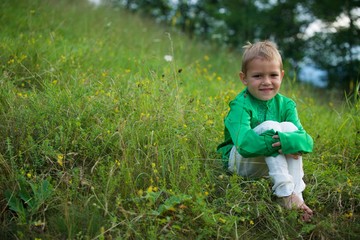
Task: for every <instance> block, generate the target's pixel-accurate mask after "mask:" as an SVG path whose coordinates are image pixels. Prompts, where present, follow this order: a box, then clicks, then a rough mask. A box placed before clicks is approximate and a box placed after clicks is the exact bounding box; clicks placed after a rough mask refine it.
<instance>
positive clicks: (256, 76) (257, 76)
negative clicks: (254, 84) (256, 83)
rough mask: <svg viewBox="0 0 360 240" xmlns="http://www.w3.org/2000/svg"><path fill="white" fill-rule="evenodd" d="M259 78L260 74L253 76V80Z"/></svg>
mask: <svg viewBox="0 0 360 240" xmlns="http://www.w3.org/2000/svg"><path fill="white" fill-rule="evenodd" d="M260 77H261V75H260V74H255V75H253V78H260Z"/></svg>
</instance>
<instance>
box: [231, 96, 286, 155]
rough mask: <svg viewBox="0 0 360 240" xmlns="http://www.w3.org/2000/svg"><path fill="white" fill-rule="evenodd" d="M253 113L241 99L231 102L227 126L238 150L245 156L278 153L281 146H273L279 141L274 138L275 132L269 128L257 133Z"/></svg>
mask: <svg viewBox="0 0 360 240" xmlns="http://www.w3.org/2000/svg"><path fill="white" fill-rule="evenodd" d="M251 115H252V111H251V110H250V109H249V108H247V107H246V104H245V103H244V101H242V100H241V99H240V100H238V101H233V102H231V103H230V111H229V114H228V116H227V117H226V119H225V127H226V129H227V130H228V132H229V134H230V136H231V139H232V141H233V144H234V145H235V146H236V148H237V150H238V152H239V153H240V154H241V155H242V156H244V157H257V156H272V155H277V151H278V150H279V148H273V147H272V146H271V145H272V144H273V143H275V142H276V141H277V140H276V139H273V138H272V136H273V135H274V134H275V132H274V131H273V130H269V131H266V132H264V133H262V134H260V135H258V134H257V133H255V131H254V130H253V129H252V128H251Z"/></svg>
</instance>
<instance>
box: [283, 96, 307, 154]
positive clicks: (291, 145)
mask: <svg viewBox="0 0 360 240" xmlns="http://www.w3.org/2000/svg"><path fill="white" fill-rule="evenodd" d="M285 121H287V122H292V123H293V124H294V125H295V126H296V127H297V128H298V130H297V131H294V132H279V133H278V134H279V137H280V142H281V150H282V152H283V153H284V154H291V153H298V152H301V153H309V152H312V149H313V144H314V142H313V139H312V138H311V136H310V135H309V134H307V133H306V131H305V130H304V128H303V127H302V125H301V123H300V120H299V117H298V114H297V110H296V105H295V103H294V102H293V101H291V102H289V103H288V104H287V110H286V118H285Z"/></svg>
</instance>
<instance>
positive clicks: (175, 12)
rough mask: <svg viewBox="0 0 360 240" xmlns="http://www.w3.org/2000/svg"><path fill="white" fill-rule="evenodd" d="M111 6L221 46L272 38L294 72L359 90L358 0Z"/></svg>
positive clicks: (138, 1) (135, 1)
mask: <svg viewBox="0 0 360 240" xmlns="http://www.w3.org/2000/svg"><path fill="white" fill-rule="evenodd" d="M112 2H115V3H119V4H120V5H121V6H125V7H126V8H127V9H130V10H132V11H138V12H141V13H143V14H146V15H150V16H153V17H154V18H156V19H157V20H158V21H161V22H166V23H168V24H171V25H173V26H178V27H180V29H182V30H183V31H184V32H187V33H188V34H190V35H191V36H196V37H200V38H204V39H207V40H212V41H214V42H217V43H218V44H221V45H223V44H225V45H227V46H231V47H234V48H241V47H242V46H243V45H244V44H245V43H246V42H247V41H250V42H254V41H257V40H263V39H271V40H273V41H275V42H276V43H277V44H278V45H279V46H280V48H281V50H282V53H283V56H284V57H285V59H287V60H288V61H289V63H290V64H291V66H292V67H293V68H294V69H295V70H296V71H299V64H300V63H302V62H304V63H305V64H306V65H311V66H313V65H314V66H315V67H316V68H319V69H322V70H325V71H326V72H327V77H326V78H327V79H325V81H327V83H328V84H327V85H328V88H340V89H343V90H346V91H347V92H348V93H353V92H354V91H359V86H358V85H357V82H358V80H359V72H360V71H359V69H360V51H359V49H360V40H359V39H360V1H359V0H347V1H345V2H344V1H340V0H335V1H331V3H329V2H328V1H313V0H303V1H298V0H282V1H273V0H256V1H249V0H198V1H185V0H179V1H167V0H156V1H151V0H117V1H116V0H115V1H112ZM315 21H317V22H318V24H317V26H315V28H316V27H317V28H321V30H320V31H319V30H317V31H316V32H310V33H309V32H308V31H307V29H308V27H310V24H312V23H314V22H315ZM320 21H321V22H320ZM344 22H345V23H346V24H344ZM312 27H314V25H313V26H312ZM303 80H312V79H303Z"/></svg>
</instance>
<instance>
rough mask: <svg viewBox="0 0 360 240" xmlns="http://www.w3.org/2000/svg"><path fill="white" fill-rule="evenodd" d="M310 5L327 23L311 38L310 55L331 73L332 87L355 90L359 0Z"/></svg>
mask: <svg viewBox="0 0 360 240" xmlns="http://www.w3.org/2000/svg"><path fill="white" fill-rule="evenodd" d="M308 7H309V9H310V11H311V12H312V14H313V15H314V18H317V19H320V20H322V21H323V22H324V24H325V25H326V31H323V32H320V33H317V34H315V35H314V36H313V37H312V38H310V39H309V40H308V43H307V46H308V48H309V49H310V51H309V56H310V58H312V59H313V61H314V62H315V63H316V64H317V65H318V66H319V67H320V68H323V69H325V70H326V71H327V72H328V83H329V87H331V88H334V87H340V88H342V89H344V90H346V91H347V92H352V91H353V88H354V87H355V85H356V81H359V72H360V53H359V49H360V38H359V37H360V29H359V27H360V26H359V20H360V13H359V12H360V1H359V0H353V1H351V0H345V1H342V0H333V1H326V0H316V1H315V0H310V1H309V4H308ZM339 21H343V22H346V21H348V24H345V25H344V24H339Z"/></svg>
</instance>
